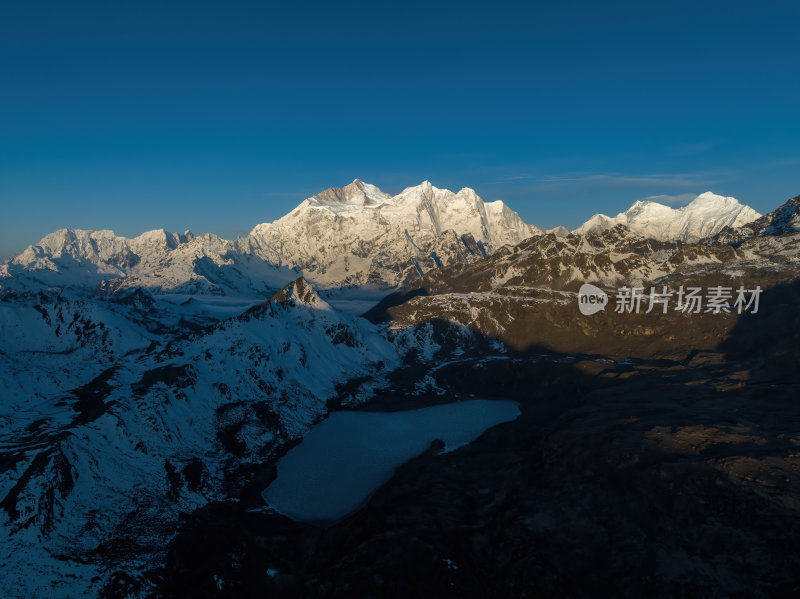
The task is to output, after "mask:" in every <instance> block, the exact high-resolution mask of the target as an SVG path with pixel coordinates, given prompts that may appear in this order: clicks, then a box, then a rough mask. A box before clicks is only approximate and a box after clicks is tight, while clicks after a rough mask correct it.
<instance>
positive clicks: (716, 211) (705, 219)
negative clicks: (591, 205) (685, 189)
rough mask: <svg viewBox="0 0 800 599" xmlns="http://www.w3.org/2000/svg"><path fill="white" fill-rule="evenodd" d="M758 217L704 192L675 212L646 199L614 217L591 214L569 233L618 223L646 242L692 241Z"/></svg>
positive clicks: (735, 203)
mask: <svg viewBox="0 0 800 599" xmlns="http://www.w3.org/2000/svg"><path fill="white" fill-rule="evenodd" d="M760 216H761V215H760V214H759V213H758V212H756V211H755V210H753V209H752V208H750V207H749V206H745V205H744V204H742V203H741V202H739V200H737V199H736V198H730V197H724V196H720V195H717V194H714V193H711V192H710V191H707V192H705V193H702V194H700V195H699V196H697V197H696V198H695V199H694V200H692V201H691V202H690V203H689V204H687V205H686V206H683V207H681V208H677V209H676V208H670V207H669V206H665V205H664V204H659V203H658V202H653V201H649V200H646V201H640V202H634V204H633V205H632V206H631V207H630V208H629V209H628V210H626V211H625V212H621V213H619V214H617V216H615V217H614V218H611V217H609V216H606V215H605V214H595V215H594V216H593V217H592V218H590V219H589V220H588V221H586V222H585V223H584V224H583V225H581V226H580V227H578V228H577V229H575V230H574V231H573V233H576V234H578V235H585V234H587V233H598V232H600V231H605V230H606V229H610V228H612V227H614V226H616V225H620V224H622V225H625V226H627V227H628V228H629V229H630V230H631V231H633V232H635V233H638V234H639V235H642V236H644V237H648V238H650V239H657V240H660V241H688V242H694V241H698V240H700V239H702V238H704V237H709V236H712V235H716V234H717V233H719V232H720V231H721V230H722V229H723V228H725V227H731V228H733V227H740V226H742V225H745V224H747V223H750V222H752V221H754V220H756V219H757V218H759V217H760Z"/></svg>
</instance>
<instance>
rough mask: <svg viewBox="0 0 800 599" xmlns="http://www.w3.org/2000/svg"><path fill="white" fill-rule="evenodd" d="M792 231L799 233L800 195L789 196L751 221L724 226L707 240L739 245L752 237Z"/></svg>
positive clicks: (784, 233)
mask: <svg viewBox="0 0 800 599" xmlns="http://www.w3.org/2000/svg"><path fill="white" fill-rule="evenodd" d="M792 233H800V196H797V197H794V198H791V199H790V200H788V201H787V202H786V203H785V204H783V205H782V206H779V207H778V208H776V209H775V210H773V211H772V212H770V213H769V214H765V215H764V216H762V217H761V218H758V219H756V220H754V221H752V222H749V223H746V224H744V225H733V226H730V227H726V228H724V229H723V230H722V231H720V232H719V233H718V234H717V235H715V236H714V237H713V238H712V239H709V240H708V241H709V243H727V244H731V245H739V244H741V243H742V242H744V241H747V240H748V239H751V238H753V237H775V236H780V235H789V234H792Z"/></svg>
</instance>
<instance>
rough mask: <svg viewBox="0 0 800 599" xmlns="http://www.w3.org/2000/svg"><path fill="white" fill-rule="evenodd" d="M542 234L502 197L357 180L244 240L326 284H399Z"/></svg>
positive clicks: (244, 244)
mask: <svg viewBox="0 0 800 599" xmlns="http://www.w3.org/2000/svg"><path fill="white" fill-rule="evenodd" d="M538 232H540V231H539V229H538V228H536V227H534V226H533V225H528V224H526V223H524V222H523V221H522V219H521V218H520V217H519V215H518V214H517V213H516V212H514V211H512V210H511V209H510V208H508V206H506V205H505V204H504V203H503V202H502V201H499V200H498V201H495V202H489V203H486V202H484V201H483V200H482V199H481V198H480V197H479V196H478V195H477V194H476V193H475V191H473V190H472V189H469V188H464V189H462V190H461V191H459V192H458V193H453V192H452V191H449V190H447V189H438V188H436V187H434V186H433V185H431V184H430V183H429V182H428V181H425V182H423V183H422V184H420V185H417V186H416V187H409V188H407V189H405V190H403V191H402V192H401V193H400V194H398V195H396V196H389V195H388V194H386V193H384V192H382V191H381V190H380V189H378V188H377V187H375V186H374V185H369V184H367V183H363V182H362V181H359V180H358V179H356V180H355V181H353V182H352V183H351V184H350V185H347V186H346V187H343V188H341V189H338V188H331V189H328V190H326V191H323V192H322V193H320V194H317V195H316V196H314V197H311V198H309V199H307V200H305V201H304V202H302V203H301V204H300V205H299V206H298V207H297V208H295V209H294V210H292V211H291V212H290V213H289V214H287V215H286V216H284V217H283V218H280V219H278V220H277V221H275V222H272V223H264V224H260V225H258V226H256V227H255V228H254V229H253V230H252V232H251V233H250V235H248V236H247V237H246V238H244V239H242V240H240V241H239V243H240V247H242V248H243V249H246V250H247V251H252V252H253V253H254V254H255V255H257V256H259V257H261V258H263V259H265V260H270V261H272V262H274V263H276V264H279V265H282V266H289V267H292V268H299V269H302V271H303V272H304V273H305V275H306V276H308V277H309V278H310V279H312V280H314V281H316V282H318V283H322V284H324V285H326V286H340V285H365V284H374V285H386V286H397V285H400V284H403V283H405V282H408V281H409V280H412V279H414V278H416V277H418V276H420V275H422V274H424V273H426V272H428V271H429V270H432V269H434V268H437V267H439V266H442V265H447V264H452V263H457V262H460V263H470V262H474V261H475V260H477V259H480V258H483V257H485V256H486V255H488V254H490V253H492V252H493V251H494V250H495V249H497V248H499V247H501V246H503V245H514V244H516V243H519V242H520V241H522V240H523V239H525V238H527V237H530V236H531V235H534V234H536V233H538Z"/></svg>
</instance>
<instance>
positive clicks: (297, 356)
mask: <svg viewBox="0 0 800 599" xmlns="http://www.w3.org/2000/svg"><path fill="white" fill-rule="evenodd" d="M37 299H40V300H42V303H34V304H31V303H29V302H26V301H22V300H14V301H6V302H0V316H1V317H2V319H1V320H0V347H2V349H3V351H0V369H2V372H3V373H4V376H3V377H1V378H0V396H1V397H2V399H3V401H2V402H0V430H2V432H3V435H2V438H1V439H0V462H2V463H3V464H4V467H3V468H2V470H0V539H2V540H1V541H0V543H2V545H3V547H4V548H5V550H4V556H3V559H2V562H3V576H2V579H1V580H0V593H2V595H3V596H4V597H40V596H41V597H43V596H47V597H76V596H90V595H92V596H96V595H97V592H98V590H99V587H101V586H102V585H104V584H107V583H108V582H109V579H110V577H113V571H114V569H116V568H118V567H119V566H120V565H121V564H122V563H123V562H124V563H125V564H126V565H125V567H126V569H129V571H130V572H135V571H140V570H141V569H142V568H147V567H153V566H154V565H155V564H154V562H152V561H150V560H152V559H153V557H154V556H156V555H157V554H158V553H159V552H160V551H162V550H163V547H164V544H165V542H166V541H167V540H168V539H169V538H170V537H171V536H172V534H173V532H174V529H175V526H176V524H177V522H178V519H179V517H180V514H181V513H185V512H187V511H191V510H193V509H197V508H199V507H201V506H203V505H205V504H207V503H208V502H210V501H215V500H221V499H225V498H227V497H229V496H230V494H231V491H232V489H235V488H241V487H242V485H244V484H247V483H248V481H249V480H251V479H252V478H253V476H254V472H255V471H257V469H258V467H259V465H260V464H262V463H263V462H264V460H266V459H268V458H269V456H271V455H274V454H275V452H276V451H279V450H280V448H281V447H282V446H283V445H284V444H285V443H287V442H291V441H292V440H293V439H297V438H298V437H299V436H301V435H302V434H303V433H304V432H305V431H306V430H307V429H308V428H309V427H310V426H311V425H312V424H313V422H314V421H315V420H316V419H318V418H319V417H320V416H322V415H323V414H324V413H325V412H326V410H327V407H326V401H327V400H329V399H331V398H334V397H336V396H337V393H338V390H337V384H339V383H344V382H346V381H347V380H348V379H350V378H352V377H354V376H364V375H367V374H369V375H370V376H375V375H376V374H379V373H380V372H382V371H383V370H384V369H386V368H391V367H392V366H393V365H394V364H395V363H396V362H397V359H398V355H397V352H396V350H395V349H394V347H393V346H392V345H391V344H390V343H389V342H388V341H387V340H386V338H385V337H384V336H382V335H381V334H380V333H379V331H378V330H377V329H376V328H375V327H374V326H372V325H371V324H370V323H368V322H367V321H366V320H364V319H360V318H354V317H349V316H347V315H343V314H340V313H338V312H337V311H336V310H334V309H332V308H331V306H330V305H328V304H327V303H326V302H325V301H324V300H322V299H321V298H320V297H319V296H318V295H317V294H316V292H315V291H314V289H313V288H312V287H311V286H310V285H309V284H308V283H306V282H305V281H304V280H303V279H298V280H296V281H294V282H292V283H290V284H289V285H287V286H286V287H285V288H284V289H283V290H282V291H280V292H279V293H278V294H276V295H275V296H274V297H273V298H272V299H271V300H269V301H266V302H264V303H262V304H260V305H258V306H255V307H253V308H251V309H250V310H248V311H246V312H244V313H243V314H241V315H239V316H237V317H233V318H229V319H226V320H224V321H222V322H220V323H218V324H216V325H213V326H210V327H207V328H206V329H204V330H201V331H198V332H196V333H189V334H183V335H177V336H175V335H169V334H167V335H156V334H153V333H152V332H151V331H148V330H146V329H145V328H143V327H141V326H139V325H138V324H137V315H136V314H135V312H136V308H135V307H132V306H127V305H119V304H112V303H110V302H106V301H104V300H100V299H98V298H92V299H86V300H72V299H65V298H55V297H52V298H37ZM48 299H49V301H46V300H48ZM78 365H81V366H80V367H78ZM114 564H116V565H114ZM109 568H111V569H109Z"/></svg>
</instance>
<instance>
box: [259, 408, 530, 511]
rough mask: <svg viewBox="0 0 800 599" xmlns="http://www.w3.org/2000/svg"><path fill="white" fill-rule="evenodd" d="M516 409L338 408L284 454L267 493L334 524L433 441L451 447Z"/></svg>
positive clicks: (273, 502) (284, 507)
mask: <svg viewBox="0 0 800 599" xmlns="http://www.w3.org/2000/svg"><path fill="white" fill-rule="evenodd" d="M519 413H520V412H519V404H517V402H515V401H487V400H480V399H476V400H470V401H462V402H456V403H450V404H445V405H440V406H432V407H429V408H421V409H419V410H408V411H404V412H334V413H332V414H331V415H330V416H329V417H328V418H327V419H326V420H323V421H322V422H320V423H319V424H317V425H316V426H315V427H314V428H312V429H311V431H309V433H308V434H307V435H306V437H305V438H304V439H303V441H302V442H301V443H300V444H299V445H297V446H295V447H294V448H292V449H291V450H290V451H289V452H288V453H287V454H286V455H285V456H284V457H283V458H281V460H280V461H279V462H278V466H277V468H278V476H277V478H276V479H275V480H274V481H273V483H272V484H271V485H270V486H269V487H267V489H266V490H265V491H264V492H263V497H264V499H265V500H266V502H267V503H268V504H269V505H270V506H271V507H273V508H274V509H276V510H277V511H279V512H280V513H282V514H284V515H285V516H288V517H289V518H292V519H293V520H300V521H305V522H331V521H336V520H339V519H341V518H343V517H345V516H347V515H348V514H350V513H351V512H353V511H355V510H356V509H358V508H359V507H360V506H361V505H362V504H363V503H364V502H365V501H366V500H367V498H368V497H369V496H370V495H371V494H372V492H373V491H375V490H376V489H377V488H378V487H379V486H380V485H382V484H383V483H384V482H386V481H387V480H389V478H391V476H392V474H393V472H394V470H395V468H397V467H398V466H400V465H401V464H403V463H404V462H407V461H408V460H410V459H411V458H413V457H415V456H417V455H419V454H421V453H423V452H424V451H425V450H426V449H428V447H430V444H431V442H432V441H434V440H435V439H441V440H442V441H444V442H445V446H446V448H447V450H451V449H454V448H456V447H458V446H459V445H464V444H466V443H469V442H470V441H472V440H473V439H475V438H477V437H478V436H480V434H481V433H482V432H483V431H485V430H486V429H488V428H490V427H492V426H494V425H496V424H499V423H501V422H508V421H510V420H514V419H515V418H516V417H517V416H518V415H519Z"/></svg>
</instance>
